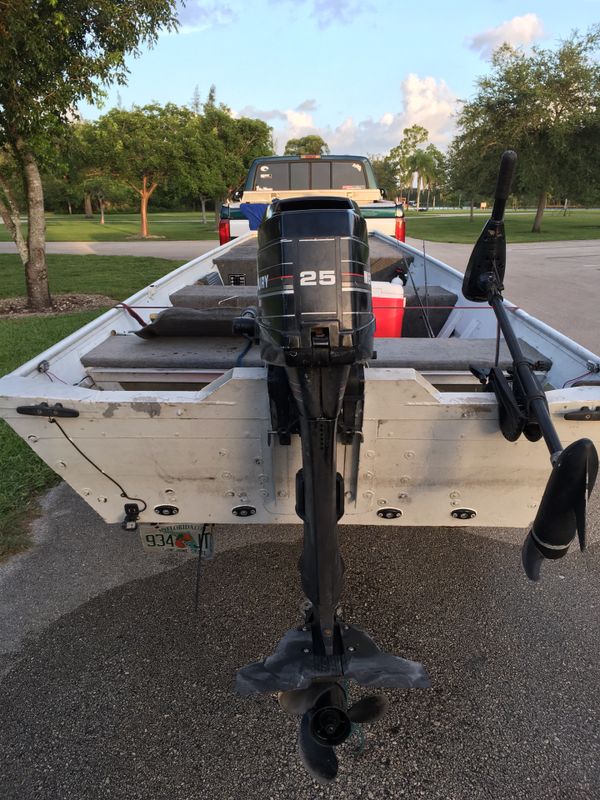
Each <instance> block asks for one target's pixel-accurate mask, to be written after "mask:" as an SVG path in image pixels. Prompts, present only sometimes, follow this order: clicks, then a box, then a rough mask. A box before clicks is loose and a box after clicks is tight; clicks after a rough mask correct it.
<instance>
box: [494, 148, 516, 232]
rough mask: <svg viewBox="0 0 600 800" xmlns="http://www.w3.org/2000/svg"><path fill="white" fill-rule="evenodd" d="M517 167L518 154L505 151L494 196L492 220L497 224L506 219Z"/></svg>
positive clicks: (512, 151)
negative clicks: (506, 209)
mask: <svg viewBox="0 0 600 800" xmlns="http://www.w3.org/2000/svg"><path fill="white" fill-rule="evenodd" d="M516 165H517V154H516V153H515V151H514V150H505V151H504V152H503V153H502V159H501V161H500V169H499V171H498V183H497V184H496V194H495V196H494V208H493V210H492V219H493V220H494V221H495V222H500V221H501V220H502V219H503V217H504V208H505V206H506V201H507V199H508V195H509V194H510V188H511V186H512V182H513V178H514V176H515V167H516Z"/></svg>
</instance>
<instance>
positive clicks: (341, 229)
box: [236, 197, 429, 781]
mask: <svg viewBox="0 0 600 800" xmlns="http://www.w3.org/2000/svg"><path fill="white" fill-rule="evenodd" d="M368 254H369V248H368V239H367V227H366V223H365V220H364V219H363V217H362V216H361V214H360V211H359V209H358V206H357V205H356V203H354V202H353V201H352V200H349V199H346V198H332V197H322V198H321V197H310V198H295V199H289V200H276V201H274V203H273V204H272V205H271V206H270V208H269V209H268V210H267V214H266V216H265V219H264V221H263V223H262V224H261V226H260V228H259V231H258V304H259V308H258V316H257V320H256V322H257V329H258V333H259V342H260V347H261V355H262V358H263V360H264V361H266V362H267V364H269V365H270V366H269V393H270V399H271V407H272V410H273V409H274V413H275V416H277V414H281V415H282V416H283V415H285V414H288V409H289V408H290V407H292V408H293V410H294V412H295V420H296V421H297V424H296V425H295V427H294V430H297V431H298V432H299V433H300V438H301V444H302V469H301V470H300V471H299V472H298V474H297V477H296V513H297V514H298V516H299V517H300V518H301V519H302V520H303V522H304V546H303V552H302V557H301V560H300V574H301V582H302V588H303V591H304V593H305V595H306V597H307V603H306V612H305V624H304V625H303V626H301V627H300V628H298V629H292V630H291V631H288V633H287V634H285V636H284V637H283V639H282V640H281V641H280V642H279V644H278V645H277V647H276V649H275V651H274V653H273V654H272V655H270V656H268V657H267V658H266V659H265V660H264V661H262V662H258V663H255V664H249V665H248V666H246V667H243V668H242V669H240V670H239V671H238V673H237V679H236V685H237V690H238V691H239V692H240V693H241V694H243V695H248V694H251V693H253V692H273V691H279V692H280V704H281V706H282V708H283V709H284V710H285V711H287V712H288V713H292V714H299V715H302V721H301V724H300V729H299V748H300V755H301V758H302V760H303V762H304V764H305V765H306V767H307V768H308V770H309V771H310V772H311V773H312V774H313V776H314V777H316V778H317V779H318V780H322V781H329V780H333V778H334V777H335V775H336V773H337V758H336V755H335V751H334V747H335V746H336V745H338V744H340V743H341V742H342V741H343V740H344V739H345V738H346V737H347V736H348V735H349V734H350V732H351V730H352V723H354V724H356V723H361V722H369V721H373V720H375V719H378V718H379V717H380V716H381V715H382V713H383V711H384V709H385V702H384V699H383V698H382V697H380V696H378V695H371V696H369V697H366V698H363V699H362V700H361V701H359V703H357V704H355V705H354V706H351V707H350V708H348V707H347V701H346V698H347V694H346V690H345V688H344V687H343V686H342V684H341V681H342V680H344V681H345V680H346V679H350V678H353V679H354V680H356V681H357V682H358V683H359V684H361V685H363V686H389V687H391V686H394V687H404V688H407V687H426V686H429V680H428V678H427V674H426V672H425V670H424V668H423V666H422V665H421V664H418V663H416V662H413V661H407V660H405V659H402V658H399V657H397V656H393V655H390V654H388V653H385V652H382V651H381V650H380V649H379V648H378V647H377V645H376V644H375V643H374V642H373V640H372V639H371V638H370V637H369V636H368V635H367V634H366V633H365V632H364V631H361V630H360V629H358V628H355V627H354V626H352V625H348V624H344V623H343V622H342V620H341V618H340V609H339V600H340V595H341V591H342V578H343V573H344V565H343V562H342V558H341V555H340V552H339V546H338V536H337V523H338V520H339V519H340V518H341V517H342V516H343V514H344V482H343V478H342V476H341V475H340V474H339V473H338V472H337V467H336V451H337V442H338V437H339V438H340V441H342V442H345V443H349V440H350V441H351V438H352V437H353V436H360V425H361V424H362V417H361V413H360V410H357V409H356V408H354V411H353V412H351V413H349V414H346V400H345V394H346V391H347V387H351V389H352V390H351V391H350V392H348V394H351V395H352V396H353V397H354V396H355V395H356V394H360V392H357V391H356V387H357V386H358V387H360V386H362V381H361V379H362V365H363V364H365V363H366V361H367V360H368V359H369V358H370V357H371V356H372V352H373V334H374V329H375V320H374V317H373V312H372V308H371V286H370V282H371V276H370V271H369V261H368ZM361 402H362V401H361ZM342 409H344V410H343V414H341V413H340V412H342ZM341 417H344V419H341ZM346 417H348V419H346ZM272 422H273V424H272V429H273V430H274V431H276V432H277V433H278V434H279V443H280V445H281V444H284V445H285V444H289V442H290V436H289V432H290V428H291V426H290V425H288V426H287V433H285V432H283V429H284V428H285V426H282V425H281V424H280V420H279V419H273V420H272Z"/></svg>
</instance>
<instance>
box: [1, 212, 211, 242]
mask: <svg viewBox="0 0 600 800" xmlns="http://www.w3.org/2000/svg"><path fill="white" fill-rule="evenodd" d="M206 218H207V220H208V221H207V223H206V224H204V223H203V222H202V220H201V216H200V214H199V213H198V212H191V211H190V212H183V211H182V212H177V213H171V212H165V213H156V214H148V227H149V232H150V234H152V235H153V236H160V237H162V238H164V239H171V240H174V241H176V240H180V241H182V240H185V241H195V240H198V239H217V238H218V236H217V231H216V230H215V220H214V214H212V213H210V214H207V215H206ZM25 230H26V226H25ZM139 230H140V216H139V214H106V223H105V224H104V225H100V217H99V216H98V215H95V216H94V218H93V219H86V218H85V217H84V216H83V214H46V237H47V240H48V241H49V242H124V241H127V239H131V238H132V237H135V236H137V234H139ZM8 241H11V239H10V236H9V234H8V231H7V230H6V228H5V227H4V225H0V242H8Z"/></svg>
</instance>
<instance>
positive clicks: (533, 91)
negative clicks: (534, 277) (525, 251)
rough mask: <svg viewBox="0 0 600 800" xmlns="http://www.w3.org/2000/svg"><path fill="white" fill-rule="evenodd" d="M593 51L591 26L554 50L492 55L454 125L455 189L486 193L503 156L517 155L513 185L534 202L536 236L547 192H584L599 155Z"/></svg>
mask: <svg viewBox="0 0 600 800" xmlns="http://www.w3.org/2000/svg"><path fill="white" fill-rule="evenodd" d="M599 44H600V26H596V27H594V28H593V29H591V30H590V31H589V32H588V33H586V34H579V33H577V32H575V33H573V34H572V35H571V37H570V38H569V39H567V40H565V41H563V42H562V43H561V44H560V45H559V47H558V48H557V49H555V50H552V49H544V48H540V47H534V48H532V50H531V51H530V52H525V51H523V50H515V49H513V48H511V47H510V46H509V45H503V46H502V47H500V48H499V49H498V50H496V52H495V53H494V55H493V57H492V64H491V66H492V68H491V72H490V73H489V74H488V75H485V76H483V77H481V78H479V80H478V81H477V87H478V88H477V93H476V95H475V97H474V98H473V99H472V100H470V101H469V102H467V103H466V104H465V105H464V107H463V110H462V112H461V114H460V116H459V118H458V125H459V134H458V136H457V137H456V139H455V140H454V142H453V144H452V147H451V150H450V152H451V154H452V158H451V159H450V160H451V173H452V175H453V176H454V178H453V179H454V181H455V188H458V189H464V190H467V191H468V192H469V193H471V194H472V193H474V192H475V191H476V189H477V188H479V189H480V190H481V189H482V188H484V187H485V188H486V189H489V188H490V186H489V184H490V172H492V173H493V171H494V170H495V168H496V167H497V164H498V159H499V156H500V154H501V152H502V151H503V150H505V149H507V148H513V149H515V150H516V151H517V153H518V156H519V164H518V180H519V184H518V186H519V187H520V188H521V189H522V190H526V191H527V192H528V193H531V194H535V195H536V196H537V200H538V213H537V215H536V219H535V222H534V227H533V230H534V232H539V230H540V229H541V219H542V214H543V210H544V207H545V204H546V198H547V195H548V193H549V192H552V193H555V194H562V195H563V196H565V195H566V194H569V195H570V196H571V197H580V198H581V197H583V196H584V195H585V194H586V192H589V190H590V181H591V180H592V175H591V174H590V173H595V174H596V175H597V168H595V169H592V168H591V167H592V164H593V163H594V162H595V164H597V163H598V155H599V154H600V153H599V149H600V142H599V140H598V136H597V133H598V130H599V127H600V126H599V115H600V64H599V63H598V61H597V58H596V57H595V53H597V50H598V47H599ZM456 159H458V163H453V162H454V161H455V160H456ZM489 165H492V169H491V170H490V166H489ZM478 169H479V170H480V178H479V182H478V181H477V178H476V173H477V170H478ZM461 184H462V185H461ZM595 185H596V187H597V185H598V179H597V178H596V181H595Z"/></svg>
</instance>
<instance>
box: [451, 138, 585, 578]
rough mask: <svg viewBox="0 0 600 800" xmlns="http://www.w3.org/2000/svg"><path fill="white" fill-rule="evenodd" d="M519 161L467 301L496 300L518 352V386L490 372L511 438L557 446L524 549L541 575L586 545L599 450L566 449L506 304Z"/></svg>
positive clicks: (528, 563) (532, 573)
mask: <svg viewBox="0 0 600 800" xmlns="http://www.w3.org/2000/svg"><path fill="white" fill-rule="evenodd" d="M516 161H517V155H516V153H515V152H514V151H513V150H507V151H506V152H505V153H504V154H503V155H502V160H501V162H500V170H499V173H498V183H497V187H496V196H495V200H494V207H493V209H492V215H491V217H490V219H489V220H488V221H487V222H486V224H485V225H484V228H483V230H482V232H481V234H480V236H479V239H478V240H477V242H476V244H475V247H474V248H473V252H472V253H471V257H470V259H469V263H468V264H467V269H466V271H465V276H464V280H463V294H464V296H465V297H466V298H467V300H471V301H473V302H485V301H487V302H488V303H489V304H490V306H491V307H492V309H493V310H494V314H495V315H496V319H497V321H498V325H499V327H500V330H501V331H502V335H503V336H504V339H505V341H506V344H507V346H508V349H509V351H510V354H511V356H512V359H513V374H512V388H511V387H510V385H509V383H508V381H507V379H506V378H505V377H504V375H503V373H502V371H501V370H499V369H498V368H497V367H494V368H493V369H492V370H491V371H490V375H489V383H490V386H491V388H492V389H493V391H494V392H495V393H496V397H497V399H498V404H499V406H500V419H501V429H502V433H503V434H504V436H505V437H506V438H507V439H509V441H515V440H516V439H518V438H519V436H520V435H521V433H524V434H525V436H526V437H527V438H528V439H530V440H531V441H537V440H538V439H540V438H541V437H543V438H544V441H545V443H546V446H547V448H548V451H549V452H550V461H551V464H552V472H551V474H550V478H549V480H548V484H547V486H546V490H545V491H544V495H543V497H542V501H541V503H540V507H539V510H538V513H537V515H536V518H535V520H534V522H533V525H532V528H531V531H530V532H529V533H528V535H527V537H526V539H525V543H524V545H523V551H522V561H523V567H524V569H525V573H526V575H527V577H528V578H530V579H531V580H538V579H539V576H540V565H541V562H542V560H543V559H551V560H555V559H557V558H562V557H563V556H564V555H566V553H567V550H568V549H569V546H570V544H571V542H572V541H573V539H574V538H575V536H576V535H577V536H578V538H579V545H580V548H581V550H583V549H584V548H585V527H586V504H587V500H588V498H589V496H590V494H591V492H592V489H593V488H594V484H595V481H596V476H597V474H598V454H597V452H596V448H595V446H594V444H593V442H591V441H590V440H589V439H579V440H578V441H576V442H573V443H572V444H570V445H569V446H568V447H566V448H563V445H562V443H561V441H560V438H559V436H558V433H557V432H556V428H555V427H554V423H553V422H552V418H551V417H550V412H549V410H548V403H547V401H546V394H545V392H544V390H543V388H542V386H541V385H540V382H539V380H538V378H537V376H536V375H535V373H534V372H533V368H532V365H531V364H530V363H529V362H528V361H527V359H526V358H525V357H524V355H523V352H522V350H521V346H520V344H519V340H518V338H517V336H516V334H515V332H514V330H513V326H512V324H511V321H510V319H509V316H508V313H507V311H506V307H505V306H504V300H503V298H502V290H503V288H504V286H503V281H504V272H505V269H506V238H505V235H504V209H505V207H506V200H507V198H508V195H509V194H510V188H511V185H512V180H513V176H514V171H515V166H516ZM503 420H504V425H502V421H503Z"/></svg>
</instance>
